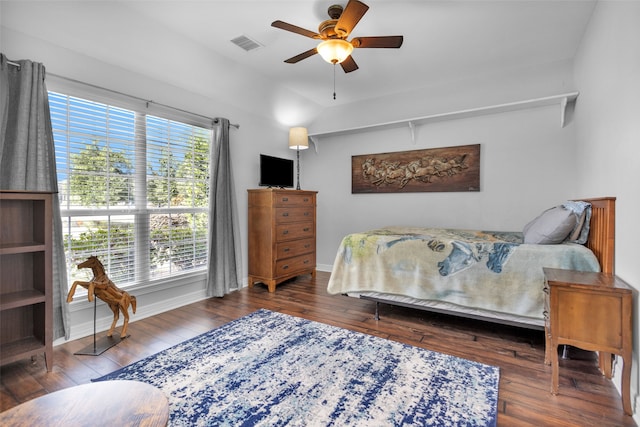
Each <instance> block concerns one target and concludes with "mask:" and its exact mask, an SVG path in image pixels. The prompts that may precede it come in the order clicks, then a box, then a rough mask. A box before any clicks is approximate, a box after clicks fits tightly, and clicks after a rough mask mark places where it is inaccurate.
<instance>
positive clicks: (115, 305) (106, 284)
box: [67, 255, 136, 338]
mask: <svg viewBox="0 0 640 427" xmlns="http://www.w3.org/2000/svg"><path fill="white" fill-rule="evenodd" d="M80 268H90V269H91V271H93V279H91V280H90V281H89V282H82V281H79V280H76V281H75V282H73V285H71V289H70V290H69V294H68V295H67V302H71V301H72V300H73V294H74V293H75V292H76V287H77V286H78V285H80V286H82V287H83V288H85V289H87V291H88V293H89V301H93V300H94V297H98V298H99V299H101V300H102V301H104V302H105V303H107V305H108V306H109V308H110V309H111V311H113V323H112V324H111V328H110V329H109V332H107V336H108V337H110V336H111V335H113V330H114V329H115V327H116V322H118V318H119V317H120V311H122V314H123V315H124V324H123V325H122V332H121V333H120V338H126V337H127V325H129V313H128V311H129V306H131V308H132V310H133V314H135V313H136V297H134V296H132V295H129V293H128V292H127V291H123V290H122V289H119V288H118V287H117V286H116V285H115V284H114V283H113V282H112V281H111V279H109V277H108V276H107V274H106V273H105V272H104V266H103V265H102V263H101V262H100V260H99V259H98V258H97V257H95V256H93V255H92V256H90V257H89V258H87V260H86V261H84V262H83V263H81V264H78V269H80Z"/></svg>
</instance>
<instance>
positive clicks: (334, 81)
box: [333, 62, 336, 99]
mask: <svg viewBox="0 0 640 427" xmlns="http://www.w3.org/2000/svg"><path fill="white" fill-rule="evenodd" d="M333 99H336V63H335V62H334V63H333Z"/></svg>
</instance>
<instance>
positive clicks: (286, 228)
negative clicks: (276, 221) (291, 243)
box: [276, 221, 316, 242]
mask: <svg viewBox="0 0 640 427" xmlns="http://www.w3.org/2000/svg"><path fill="white" fill-rule="evenodd" d="M315 231H316V230H315V228H314V227H313V221H308V222H292V223H291V224H282V225H276V242H284V241H287V240H295V239H304V238H307V237H315Z"/></svg>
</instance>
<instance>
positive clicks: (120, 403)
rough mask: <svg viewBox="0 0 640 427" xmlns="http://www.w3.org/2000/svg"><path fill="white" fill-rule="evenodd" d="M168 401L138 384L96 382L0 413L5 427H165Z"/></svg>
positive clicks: (159, 392)
mask: <svg viewBox="0 0 640 427" xmlns="http://www.w3.org/2000/svg"><path fill="white" fill-rule="evenodd" d="M168 420H169V401H168V400H167V397H166V396H165V395H164V393H163V392H162V391H161V390H160V389H158V388H156V387H154V386H152V385H150V384H146V383H142V382H139V381H99V382H95V383H90V384H83V385H79V386H76V387H70V388H67V389H64V390H60V391H56V392H54V393H50V394H47V395H44V396H41V397H38V398H36V399H33V400H30V401H28V402H25V403H22V404H20V405H18V406H16V407H13V408H11V409H9V410H7V411H4V412H2V413H0V425H1V426H4V427H8V426H45V425H46V426H98V425H109V426H166V425H167V422H168Z"/></svg>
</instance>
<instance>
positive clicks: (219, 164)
mask: <svg viewBox="0 0 640 427" xmlns="http://www.w3.org/2000/svg"><path fill="white" fill-rule="evenodd" d="M210 152H211V154H210V164H209V169H210V170H209V260H208V262H209V275H208V279H207V295H208V296H210V297H222V296H224V295H225V294H227V293H229V291H230V290H231V289H233V288H239V287H240V286H239V285H240V277H241V272H242V262H241V259H242V258H241V256H240V243H239V242H240V239H239V235H240V234H239V229H238V222H239V221H238V213H237V207H236V200H235V190H234V187H233V174H232V173H231V153H230V149H229V120H227V119H216V120H215V126H214V128H213V141H212V144H211V149H210Z"/></svg>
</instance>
